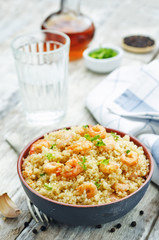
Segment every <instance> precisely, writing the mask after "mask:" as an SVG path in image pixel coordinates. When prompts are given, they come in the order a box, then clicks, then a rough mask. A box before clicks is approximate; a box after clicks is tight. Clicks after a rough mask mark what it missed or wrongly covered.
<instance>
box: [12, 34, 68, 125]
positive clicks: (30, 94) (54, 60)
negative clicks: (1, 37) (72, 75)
mask: <svg viewBox="0 0 159 240" xmlns="http://www.w3.org/2000/svg"><path fill="white" fill-rule="evenodd" d="M49 39H51V40H49ZM69 46H70V39H69V37H68V36H67V35H66V34H64V33H61V32H56V31H52V30H41V31H39V32H37V33H35V34H34V33H33V34H27V35H23V36H20V37H17V38H16V39H15V40H13V42H12V45H11V47H12V51H13V55H14V58H15V64H16V70H17V75H18V80H19V85H20V91H21V96H22V101H23V105H24V113H25V115H26V119H27V120H28V121H29V122H30V123H33V124H41V125H49V124H53V123H55V122H58V121H60V120H61V119H62V118H63V117H64V115H65V113H66V109H67V79H68V60H69Z"/></svg>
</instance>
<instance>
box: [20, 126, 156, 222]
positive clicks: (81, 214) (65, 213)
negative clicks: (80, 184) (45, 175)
mask: <svg viewBox="0 0 159 240" xmlns="http://www.w3.org/2000/svg"><path fill="white" fill-rule="evenodd" d="M106 131H107V132H111V131H113V132H116V133H117V134H118V135H120V136H121V137H123V136H124V135H126V133H123V132H120V131H117V130H114V129H110V128H106ZM41 138H43V136H41V137H39V138H37V139H35V140H34V141H32V142H31V143H30V144H28V145H27V146H26V147H25V148H24V150H23V151H22V152H21V154H20V156H19V159H18V163H17V170H18V175H19V178H20V181H21V183H22V186H23V188H24V191H25V192H26V194H27V196H28V197H29V199H30V200H31V202H32V203H33V204H34V205H36V206H37V208H39V209H40V210H41V211H42V212H44V213H45V214H46V215H47V216H49V217H51V218H53V219H54V220H56V221H58V222H60V223H65V224H69V225H85V226H86V225H98V224H103V223H107V222H110V221H114V220H116V219H118V218H120V217H122V216H123V215H125V214H126V213H128V212H129V211H130V210H131V209H133V208H134V207H135V206H136V205H137V204H138V202H139V201H140V200H141V199H142V197H143V196H144V194H145V192H146V190H147V188H148V186H149V183H150V180H151V177H152V173H153V160H152V156H151V154H150V152H149V151H148V150H147V148H146V147H145V146H144V145H143V144H142V143H141V142H139V141H138V140H137V139H136V138H134V137H132V136H130V140H131V141H133V142H134V143H135V144H136V145H137V146H142V147H143V149H144V153H145V155H146V157H147V159H149V162H150V172H149V174H148V176H147V177H146V180H145V182H144V184H143V185H142V186H141V187H140V188H139V189H138V190H137V191H135V192H134V193H132V194H130V195H129V196H127V197H125V198H122V199H120V200H118V201H115V202H112V203H108V204H101V205H72V204H66V203H61V202H57V201H54V200H51V199H49V198H46V197H44V196H42V195H40V194H39V193H37V192H36V191H35V190H34V189H32V188H31V187H30V186H29V185H28V184H27V183H26V182H25V179H24V178H23V175H22V171H21V169H22V163H23V158H26V156H27V155H28V153H29V149H30V146H31V145H32V144H33V143H34V142H35V141H37V140H38V139H41Z"/></svg>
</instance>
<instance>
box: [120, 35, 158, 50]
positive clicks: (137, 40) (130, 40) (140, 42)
mask: <svg viewBox="0 0 159 240" xmlns="http://www.w3.org/2000/svg"><path fill="white" fill-rule="evenodd" d="M122 47H123V48H124V49H125V50H127V51H129V52H134V53H146V52H150V51H152V50H153V49H154V47H155V41H154V40H153V39H152V38H150V37H147V36H141V35H134V36H128V37H125V38H124V39H123V41H122Z"/></svg>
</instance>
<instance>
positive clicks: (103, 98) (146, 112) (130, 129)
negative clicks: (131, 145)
mask: <svg viewBox="0 0 159 240" xmlns="http://www.w3.org/2000/svg"><path fill="white" fill-rule="evenodd" d="M86 107H87V108H88V109H89V111H90V112H91V113H92V115H93V116H94V117H95V119H96V120H97V121H98V122H99V123H100V124H101V125H103V126H106V127H109V128H114V129H118V130H121V131H124V132H126V133H129V134H131V135H134V136H136V137H137V138H138V139H139V140H140V141H142V142H143V143H144V144H145V145H146V146H147V147H148V148H149V149H150V151H151V153H152V156H153V158H154V159H155V163H156V164H155V168H154V174H153V177H152V181H154V182H155V183H156V184H157V185H159V61H158V60H155V61H153V62H151V63H150V64H148V65H144V66H142V67H139V66H131V67H121V68H119V69H117V70H115V71H114V72H112V73H111V74H110V75H109V76H107V77H106V78H105V79H104V80H103V81H102V82H101V83H100V84H99V85H98V86H97V87H95V89H93V90H92V91H91V92H90V94H89V95H88V97H87V99H86Z"/></svg>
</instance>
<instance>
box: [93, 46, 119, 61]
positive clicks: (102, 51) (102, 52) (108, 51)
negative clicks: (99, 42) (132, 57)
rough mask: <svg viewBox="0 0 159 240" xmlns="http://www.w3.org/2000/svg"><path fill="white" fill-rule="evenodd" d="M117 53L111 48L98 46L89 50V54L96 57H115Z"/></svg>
mask: <svg viewBox="0 0 159 240" xmlns="http://www.w3.org/2000/svg"><path fill="white" fill-rule="evenodd" d="M117 54H118V52H117V51H115V50H114V49H112V48H98V49H96V50H94V51H92V52H90V53H89V56H90V57H92V58H96V59H106V58H112V57H115V56H116V55H117Z"/></svg>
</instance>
